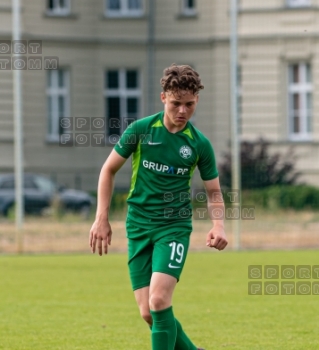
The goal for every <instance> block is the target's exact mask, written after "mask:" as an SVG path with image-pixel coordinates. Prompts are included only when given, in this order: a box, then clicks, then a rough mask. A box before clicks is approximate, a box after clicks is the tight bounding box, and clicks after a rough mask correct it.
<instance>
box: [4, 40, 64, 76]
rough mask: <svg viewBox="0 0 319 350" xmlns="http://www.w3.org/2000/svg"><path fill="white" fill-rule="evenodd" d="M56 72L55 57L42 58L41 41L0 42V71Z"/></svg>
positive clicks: (57, 62)
mask: <svg viewBox="0 0 319 350" xmlns="http://www.w3.org/2000/svg"><path fill="white" fill-rule="evenodd" d="M42 69H45V70H57V69H59V58H58V57H57V56H42V40H12V41H11V40H0V71H2V70H42Z"/></svg>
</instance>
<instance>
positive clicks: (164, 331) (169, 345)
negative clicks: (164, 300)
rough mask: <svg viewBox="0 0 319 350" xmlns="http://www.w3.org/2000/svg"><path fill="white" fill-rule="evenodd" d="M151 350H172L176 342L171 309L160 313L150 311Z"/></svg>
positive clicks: (174, 324)
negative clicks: (151, 323) (151, 321)
mask: <svg viewBox="0 0 319 350" xmlns="http://www.w3.org/2000/svg"><path fill="white" fill-rule="evenodd" d="M151 315H152V318H153V325H152V350H174V347H175V341H176V323H175V317H174V314H173V308H172V307H171V306H170V307H169V308H167V309H164V310H160V311H153V310H151Z"/></svg>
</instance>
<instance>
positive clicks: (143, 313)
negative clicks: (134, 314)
mask: <svg viewBox="0 0 319 350" xmlns="http://www.w3.org/2000/svg"><path fill="white" fill-rule="evenodd" d="M141 316H142V318H143V320H144V321H145V322H146V323H147V324H148V325H149V326H152V323H153V320H152V316H151V314H150V312H149V311H141Z"/></svg>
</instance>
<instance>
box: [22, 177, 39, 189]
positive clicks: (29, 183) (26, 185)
mask: <svg viewBox="0 0 319 350" xmlns="http://www.w3.org/2000/svg"><path fill="white" fill-rule="evenodd" d="M23 187H24V188H25V189H28V190H30V189H32V190H34V189H38V187H37V185H36V184H35V183H34V181H33V179H31V178H28V177H27V178H24V182H23Z"/></svg>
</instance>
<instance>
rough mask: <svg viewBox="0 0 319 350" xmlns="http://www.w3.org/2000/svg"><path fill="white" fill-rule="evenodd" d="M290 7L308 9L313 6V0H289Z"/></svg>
mask: <svg viewBox="0 0 319 350" xmlns="http://www.w3.org/2000/svg"><path fill="white" fill-rule="evenodd" d="M287 6H288V7H307V6H311V0H287Z"/></svg>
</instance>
